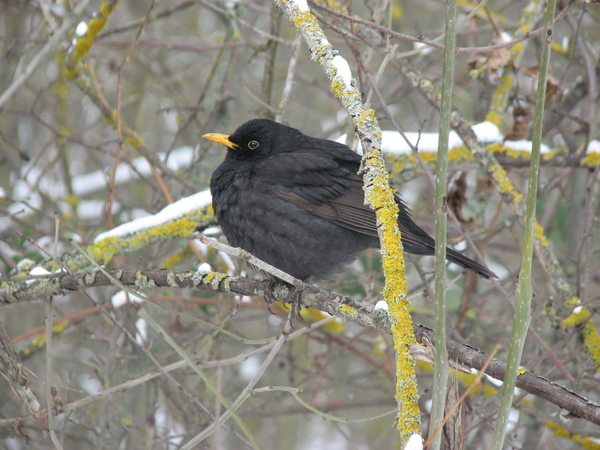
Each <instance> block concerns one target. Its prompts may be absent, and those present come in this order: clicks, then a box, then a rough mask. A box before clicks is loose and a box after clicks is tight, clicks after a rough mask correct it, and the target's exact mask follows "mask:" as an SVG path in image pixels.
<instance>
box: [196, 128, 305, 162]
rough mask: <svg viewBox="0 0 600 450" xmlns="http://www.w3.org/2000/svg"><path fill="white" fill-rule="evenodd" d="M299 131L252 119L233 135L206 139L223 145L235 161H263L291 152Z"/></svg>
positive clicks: (214, 135) (208, 136) (209, 136)
mask: <svg viewBox="0 0 600 450" xmlns="http://www.w3.org/2000/svg"><path fill="white" fill-rule="evenodd" d="M296 135H301V136H304V135H303V134H302V133H300V132H299V131H298V130H296V129H294V128H290V127H287V126H285V125H282V124H280V123H277V122H275V121H273V120H269V119H252V120H249V121H248V122H246V123H244V124H242V125H240V126H239V127H238V129H237V130H235V131H234V132H233V134H231V135H226V134H219V133H208V134H205V135H204V136H202V137H204V138H206V139H209V140H211V141H213V142H216V143H217V144H223V145H224V146H226V147H227V148H228V149H229V150H228V151H227V157H230V158H234V159H253V160H258V159H263V158H266V157H268V156H271V155H274V154H276V153H283V152H286V151H291V150H292V148H293V146H294V143H295V142H296V139H294V138H296V137H297V136H296Z"/></svg>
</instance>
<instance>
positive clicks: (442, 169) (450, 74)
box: [429, 0, 456, 450]
mask: <svg viewBox="0 0 600 450" xmlns="http://www.w3.org/2000/svg"><path fill="white" fill-rule="evenodd" d="M444 46H445V50H444V70H443V79H442V105H441V118H440V141H439V146H438V158H437V168H436V187H435V300H436V307H435V356H434V362H435V365H434V370H433V398H432V402H433V403H432V408H431V418H430V421H429V430H430V432H432V431H433V430H436V429H438V426H439V425H440V424H441V423H442V421H443V420H444V409H445V408H444V407H445V404H446V389H447V386H448V351H447V350H446V223H447V215H446V207H447V206H446V182H447V181H446V180H447V179H448V140H449V135H450V127H451V125H450V123H451V115H452V86H453V84H454V50H455V48H456V0H450V1H448V3H447V7H446V33H445V38H444ZM441 438H442V434H441V433H438V434H437V435H436V436H435V438H434V440H433V442H432V444H431V446H430V447H429V448H430V449H432V450H437V449H439V448H440V445H441Z"/></svg>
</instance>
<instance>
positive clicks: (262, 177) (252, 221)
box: [204, 119, 496, 280]
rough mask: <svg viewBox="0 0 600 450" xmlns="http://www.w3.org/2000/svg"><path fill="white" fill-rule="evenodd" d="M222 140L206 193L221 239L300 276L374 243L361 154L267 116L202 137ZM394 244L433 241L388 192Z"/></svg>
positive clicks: (468, 264) (312, 276) (458, 258)
mask: <svg viewBox="0 0 600 450" xmlns="http://www.w3.org/2000/svg"><path fill="white" fill-rule="evenodd" d="M204 137H205V138H207V139H210V140H211V141H214V142H217V143H219V144H223V145H225V146H226V147H227V148H228V150H227V155H226V156H225V160H224V161H223V163H222V164H221V165H220V166H219V167H218V168H217V169H216V170H215V171H214V173H213V175H212V179H211V182H210V191H211V193H212V199H213V200H212V201H213V208H214V212H215V215H216V217H217V220H218V222H219V224H220V225H221V228H222V230H223V233H224V234H225V236H226V237H227V239H228V241H229V243H230V244H231V245H233V246H236V247H241V248H243V249H244V250H247V251H249V252H250V253H252V254H253V255H254V256H256V257H257V258H259V259H261V260H263V261H265V262H267V263H269V264H271V265H273V266H275V267H277V268H278V269H281V270H283V271H284V272H286V273H288V274H290V275H293V276H294V277H296V278H299V279H302V280H318V279H324V278H327V277H329V276H331V275H333V274H335V273H338V272H341V271H342V269H343V268H344V266H346V265H347V264H349V263H351V262H352V261H354V260H355V259H356V257H357V256H358V255H359V254H360V253H361V252H362V251H364V250H366V249H368V248H378V247H379V238H378V235H377V227H376V217H375V212H374V211H373V210H372V209H371V208H370V207H369V206H368V205H366V204H365V200H364V191H363V189H362V187H363V179H362V176H361V175H358V174H357V172H358V171H359V167H360V163H361V157H360V155H358V154H357V153H355V152H353V151H352V150H350V149H349V148H348V147H347V146H346V145H343V144H340V143H337V142H334V141H330V140H326V139H317V138H314V137H310V136H307V135H305V134H303V133H301V132H300V131H298V130H296V129H294V128H291V127H288V126H285V125H282V124H280V123H277V122H274V121H272V120H268V119H252V120H250V121H248V122H246V123H244V124H243V125H241V126H240V127H239V128H238V129H237V130H235V132H234V133H233V134H232V135H229V136H228V135H224V134H217V133H210V134H205V135H204ZM396 202H397V203H398V207H399V209H400V214H399V219H398V224H399V227H400V232H401V234H402V245H403V247H404V250H405V251H406V252H408V253H413V254H416V255H433V254H434V253H435V241H434V239H433V238H432V237H431V236H429V235H428V234H427V233H426V232H425V231H423V230H422V229H421V228H420V227H419V226H418V225H417V224H415V223H414V222H413V220H412V219H411V217H410V211H409V209H408V207H407V206H406V205H405V203H404V202H403V201H402V199H401V198H400V195H398V194H396ZM446 258H447V259H448V260H449V261H451V262H453V263H456V264H458V265H460V266H462V267H464V268H466V269H468V270H471V271H473V272H475V273H476V274H478V275H480V276H482V277H485V278H490V277H495V278H496V275H495V274H494V273H493V272H492V271H490V270H489V269H488V268H487V267H485V266H483V265H481V264H479V263H477V262H475V261H473V260H471V259H469V258H467V257H466V256H464V255H462V254H460V253H458V252H456V251H454V250H452V249H450V248H448V249H446Z"/></svg>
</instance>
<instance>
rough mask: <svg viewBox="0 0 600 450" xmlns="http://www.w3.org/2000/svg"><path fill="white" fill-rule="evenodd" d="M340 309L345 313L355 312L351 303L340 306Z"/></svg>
mask: <svg viewBox="0 0 600 450" xmlns="http://www.w3.org/2000/svg"><path fill="white" fill-rule="evenodd" d="M340 311H342V312H343V313H344V314H353V313H354V311H355V309H354V308H353V307H352V306H349V305H342V306H340Z"/></svg>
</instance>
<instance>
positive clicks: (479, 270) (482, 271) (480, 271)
mask: <svg viewBox="0 0 600 450" xmlns="http://www.w3.org/2000/svg"><path fill="white" fill-rule="evenodd" d="M446 259H447V260H448V261H450V262H453V263H455V264H458V265H459V266H461V267H464V268H465V269H467V270H470V271H471V272H475V273H476V274H477V275H480V276H482V277H484V278H498V276H497V275H496V274H495V273H494V272H492V271H491V270H490V269H488V268H487V267H485V266H483V265H481V264H479V263H477V262H475V261H473V260H472V259H470V258H467V257H466V256H465V255H463V254H461V253H458V252H457V251H455V250H452V249H451V248H448V247H446Z"/></svg>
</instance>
